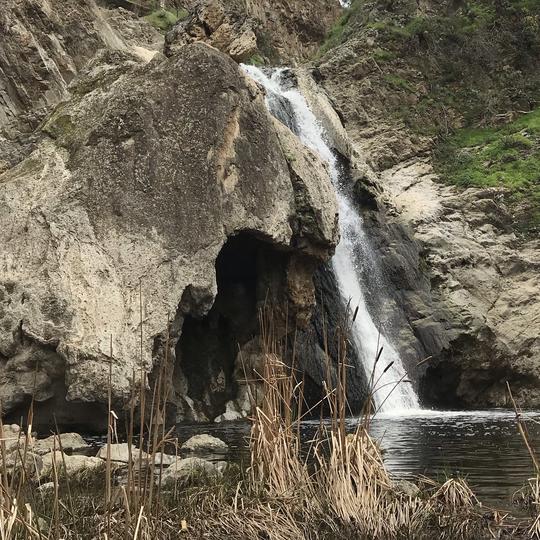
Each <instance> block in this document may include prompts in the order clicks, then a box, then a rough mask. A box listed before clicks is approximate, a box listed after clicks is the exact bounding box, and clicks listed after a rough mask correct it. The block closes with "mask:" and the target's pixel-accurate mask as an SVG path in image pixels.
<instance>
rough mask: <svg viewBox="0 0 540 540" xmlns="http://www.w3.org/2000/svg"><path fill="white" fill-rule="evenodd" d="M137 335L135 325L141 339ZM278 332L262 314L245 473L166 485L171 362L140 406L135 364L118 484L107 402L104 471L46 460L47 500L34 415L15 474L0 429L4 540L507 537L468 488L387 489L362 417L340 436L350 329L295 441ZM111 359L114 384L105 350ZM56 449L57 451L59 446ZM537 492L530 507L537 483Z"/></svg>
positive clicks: (455, 483)
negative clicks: (308, 431)
mask: <svg viewBox="0 0 540 540" xmlns="http://www.w3.org/2000/svg"><path fill="white" fill-rule="evenodd" d="M142 332H143V330H142V328H141V339H142ZM277 334H278V332H277V331H276V329H275V328H274V323H273V319H272V316H271V314H270V313H269V312H262V313H261V339H262V343H263V348H264V353H265V357H266V362H265V363H264V369H263V373H261V374H259V376H260V380H259V381H258V382H257V385H258V391H252V392H251V394H252V395H253V396H257V395H262V396H263V398H262V401H261V402H260V403H253V415H252V419H251V422H252V430H251V442H250V446H251V462H250V466H249V468H248V469H247V471H243V470H241V469H240V468H239V467H237V466H234V465H231V466H229V467H228V468H227V469H226V470H225V472H224V475H223V477H221V478H215V477H212V478H206V477H204V476H199V477H194V478H193V479H192V481H191V483H190V484H189V485H185V484H182V485H179V484H178V485H173V486H170V485H167V486H165V485H163V483H162V474H163V467H162V466H161V465H155V457H156V455H157V454H159V453H160V452H162V451H164V449H165V446H166V445H167V444H170V443H171V441H174V438H173V437H172V433H171V432H167V431H166V429H165V424H164V418H165V406H166V403H167V400H168V390H167V387H168V385H167V384H165V381H166V380H167V377H169V374H168V373H167V370H166V368H165V366H167V364H168V362H167V361H165V362H163V365H162V366H161V368H160V370H159V373H158V375H157V378H156V380H155V381H154V382H153V385H152V386H153V387H152V393H151V396H150V397H149V399H148V400H146V401H145V387H146V384H147V382H148V381H147V379H146V374H145V370H144V368H143V361H142V360H143V359H142V356H141V370H140V378H139V380H138V381H137V380H135V377H134V378H133V386H134V389H135V388H137V389H138V392H139V395H138V399H135V397H136V391H135V390H134V395H133V398H134V399H132V405H131V408H130V410H129V414H128V416H129V422H128V426H127V430H126V432H127V434H128V444H129V448H130V453H131V455H132V456H133V457H136V456H137V452H136V448H135V440H138V446H139V448H144V449H145V450H146V452H147V455H146V456H145V457H144V459H140V460H134V461H133V462H132V463H131V462H130V464H129V465H128V466H127V469H126V471H127V472H126V471H124V473H125V474H124V473H123V478H124V479H123V480H120V476H119V472H120V471H119V470H118V467H117V465H115V464H114V463H113V462H112V461H111V453H110V445H111V444H112V443H113V442H115V441H116V439H117V435H116V432H117V429H116V415H115V414H114V412H113V410H112V399H111V396H110V394H109V413H108V417H109V428H108V432H107V449H108V450H107V459H105V460H104V465H103V468H99V469H96V470H95V471H87V472H85V473H84V474H79V475H76V476H73V475H72V476H68V475H66V473H65V471H66V467H65V463H61V462H56V461H53V466H52V473H51V477H52V478H51V480H52V486H51V488H50V489H49V490H48V491H46V492H45V491H43V490H42V489H40V484H41V482H40V480H39V479H38V475H37V472H36V460H35V458H34V457H33V456H32V454H31V452H30V447H31V446H30V442H31V441H30V440H31V431H32V423H31V419H32V414H31V412H32V411H30V414H29V417H28V418H29V424H28V426H26V430H25V431H21V432H20V433H19V435H18V440H17V448H16V450H15V452H14V453H11V454H10V455H11V456H14V458H13V459H16V460H17V463H18V466H17V467H11V466H10V459H12V458H11V457H9V455H8V446H9V445H10V444H11V443H12V442H13V441H8V440H6V437H5V436H4V428H3V426H2V425H1V422H0V457H1V459H2V467H1V470H0V540H14V539H21V540H23V539H24V540H30V539H47V540H59V539H61V538H65V539H82V538H96V539H97V538H100V539H102V538H103V539H105V538H106V539H137V540H143V539H144V540H146V539H147V540H150V539H152V540H156V539H175V538H193V539H196V538H205V539H216V540H217V539H223V538H227V539H228V540H236V539H238V540H240V539H268V540H299V539H310V540H311V539H329V540H337V539H347V538H350V539H351V540H352V539H355V540H356V539H362V538H370V539H392V538H396V539H397V538H419V539H420V538H425V539H430V538H448V539H451V538H452V539H453V538H459V539H467V538H471V539H475V540H476V539H479V538H483V537H486V538H489V537H497V536H492V535H490V532H489V531H491V530H494V531H495V534H502V533H501V531H504V530H505V529H504V519H503V518H501V517H500V516H498V515H497V516H495V517H494V518H493V519H491V520H489V519H486V518H485V517H483V516H482V513H485V511H484V509H481V508H480V507H479V503H478V501H477V499H476V497H475V496H474V494H473V492H472V491H471V490H470V488H469V487H468V485H467V484H466V482H465V481H464V480H460V479H450V480H447V481H446V482H444V483H443V484H437V483H435V482H432V481H426V482H425V484H424V488H423V489H422V491H421V492H420V493H419V494H418V495H415V496H407V495H404V494H403V493H401V492H399V491H398V490H396V489H394V484H393V481H392V479H391V478H390V476H389V474H388V472H387V470H386V468H385V466H384V461H383V457H382V455H381V451H380V449H379V446H378V445H377V443H376V442H375V441H374V440H373V439H372V438H371V437H370V435H369V433H368V427H369V415H366V417H365V418H366V420H365V421H364V422H361V423H359V424H358V426H357V427H356V429H355V430H354V431H353V432H352V433H347V430H346V422H345V421H346V411H347V402H346V387H347V371H348V369H349V368H348V366H347V365H346V362H345V358H346V343H347V340H346V339H345V335H346V332H343V333H342V335H339V336H336V337H335V338H336V339H339V340H340V343H339V347H338V349H339V350H340V359H339V365H338V370H337V371H338V373H337V377H336V381H335V384H333V385H330V384H329V383H328V388H327V395H326V397H325V401H326V402H327V403H326V405H327V409H328V410H329V411H330V418H329V419H328V420H327V421H321V423H320V426H319V430H318V433H317V435H316V436H315V437H314V439H313V440H312V441H310V442H309V443H308V444H307V447H306V443H305V441H302V440H301V421H302V418H303V416H304V413H303V410H302V407H303V384H302V381H301V380H298V379H297V377H296V372H295V370H294V365H295V362H294V354H292V356H293V359H292V362H285V361H284V358H290V356H291V355H290V351H288V352H287V351H284V345H283V342H282V340H280V339H279V338H278V337H277ZM111 349H112V347H111ZM165 350H166V351H167V350H168V346H166V347H165ZM110 358H111V361H110V362H111V367H110V371H109V379H110V378H111V373H112V362H113V351H112V350H111V352H110ZM165 360H166V359H165ZM291 366H292V367H291ZM328 372H329V373H330V369H328ZM134 375H135V374H134ZM328 380H329V381H330V377H329V378H328ZM261 389H262V394H261V392H260V390H261ZM136 401H137V402H138V404H139V406H138V407H139V409H138V411H136V407H135V402H136ZM368 408H369V405H368ZM368 412H369V409H368ZM135 419H137V421H136V420H135ZM135 433H141V434H142V435H140V436H136V435H135ZM6 434H7V431H6ZM57 448H58V449H59V450H61V449H62V448H61V442H60V439H58V446H57ZM21 464H23V466H21ZM534 485H535V486H536V491H535V493H536V495H535V497H534V504H537V502H538V500H539V497H538V494H539V488H538V485H539V484H538V481H537V482H536V484H534ZM538 515H539V514H538V513H536V514H535V518H534V520H533V521H532V522H529V523H527V525H526V528H527V530H526V531H525V532H526V534H530V535H531V536H533V537H534V535H536V537H538V534H539V531H540V518H538V517H537V516H538ZM513 530H514V531H515V530H517V529H516V528H514V529H513ZM520 530H522V531H524V530H525V529H524V528H523V527H522V528H521V529H520ZM500 537H501V536H500Z"/></svg>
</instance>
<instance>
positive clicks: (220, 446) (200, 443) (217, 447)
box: [182, 434, 229, 452]
mask: <svg viewBox="0 0 540 540" xmlns="http://www.w3.org/2000/svg"><path fill="white" fill-rule="evenodd" d="M228 449H229V447H228V446H227V443H225V442H224V441H222V440H221V439H218V438H217V437H213V436H212V435H206V434H201V435H194V436H193V437H191V438H189V439H188V440H187V441H186V442H185V443H184V444H183V445H182V450H186V451H188V452H226V451H227V450H228Z"/></svg>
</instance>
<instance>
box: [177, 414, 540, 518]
mask: <svg viewBox="0 0 540 540" xmlns="http://www.w3.org/2000/svg"><path fill="white" fill-rule="evenodd" d="M526 417H527V418H528V419H529V421H528V422H527V425H528V428H529V433H530V437H531V443H532V446H533V447H534V448H537V449H538V450H539V451H540V424H539V423H537V422H540V412H529V413H527V414H526ZM357 422H358V420H355V419H350V420H349V421H348V427H349V428H350V429H351V430H353V429H354V427H355V426H356V424H357ZM317 426H318V422H305V423H303V425H302V436H303V438H304V440H309V437H311V436H313V434H314V432H315V430H316V429H317ZM370 431H371V434H372V435H373V436H374V437H375V438H376V439H378V440H379V441H380V443H381V446H382V448H383V450H384V461H385V463H386V465H387V467H388V469H389V471H390V472H391V473H392V475H394V476H395V477H399V478H406V479H414V478H415V477H418V476H419V475H425V476H428V477H431V478H438V479H444V478H445V477H446V476H454V475H458V474H459V475H460V476H463V477H465V478H466V479H467V480H468V482H469V483H470V485H471V487H473V489H474V491H475V493H476V494H477V495H478V497H479V498H480V500H482V501H483V502H484V503H485V504H489V505H493V506H498V507H502V508H509V507H510V502H511V496H512V493H514V492H515V491H516V490H517V489H519V488H520V487H521V486H522V485H523V484H524V483H525V482H526V481H527V479H528V478H530V477H531V476H532V473H533V468H532V463H531V460H530V457H529V455H528V453H527V449H526V448H525V446H524V444H523V441H522V440H521V437H520V435H519V433H518V430H517V426H516V421H515V417H514V414H513V413H512V412H509V411H503V410H491V411H466V412H463V411H461V412H441V411H416V412H415V411H413V412H410V413H408V414H406V415H403V413H400V415H399V416H393V415H379V416H377V417H375V418H374V419H373V420H372V423H371V428H370ZM197 433H209V434H211V435H215V436H216V437H220V438H221V439H223V440H225V441H226V442H227V443H228V444H229V445H230V446H231V454H232V457H233V458H234V459H236V460H238V461H244V462H245V460H246V459H248V458H249V453H248V450H247V442H248V438H249V424H248V423H245V422H242V423H229V424H206V425H201V424H198V425H192V426H186V425H179V426H178V435H179V437H180V439H181V440H185V439H186V438H188V437H190V436H191V435H195V434H197Z"/></svg>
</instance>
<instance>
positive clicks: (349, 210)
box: [242, 65, 419, 412]
mask: <svg viewBox="0 0 540 540" xmlns="http://www.w3.org/2000/svg"><path fill="white" fill-rule="evenodd" d="M242 67H243V69H244V70H245V71H246V73H247V74H248V75H249V76H250V77H251V78H253V79H254V80H256V81H257V82H258V83H259V84H261V85H262V86H263V87H264V88H265V90H266V104H267V107H268V109H269V111H270V112H271V113H272V114H273V115H274V116H275V117H276V118H278V119H279V120H280V121H282V122H283V123H284V124H286V125H287V126H288V127H289V128H290V129H291V130H292V131H293V132H294V133H296V135H297V136H298V137H299V138H300V140H301V141H302V142H303V144H305V145H306V146H307V147H309V148H311V149H312V150H314V151H315V152H317V154H318V155H319V156H320V157H321V159H323V160H324V161H326V162H327V163H328V165H329V168H330V175H331V178H332V182H333V184H334V187H335V189H336V194H337V199H338V204H339V212H340V232H341V241H340V242H339V245H338V246H337V249H336V253H335V255H334V257H333V258H332V266H333V270H334V273H335V276H336V280H337V282H338V285H339V289H340V293H341V296H342V300H343V302H344V303H345V304H347V305H348V304H349V303H350V305H351V306H358V312H357V316H356V318H355V321H354V323H353V326H352V337H353V341H354V345H355V347H356V349H357V350H358V353H359V357H360V358H361V359H362V365H363V367H364V370H365V372H366V376H367V377H368V379H369V380H372V382H373V384H374V386H375V393H374V396H373V398H374V401H375V405H376V408H377V409H378V410H379V411H381V412H395V411H398V410H401V409H416V408H418V407H419V404H418V398H417V396H416V394H415V392H414V389H413V388H412V386H411V384H410V383H409V382H406V380H405V379H406V376H407V374H406V371H405V369H404V367H403V364H402V362H401V359H400V356H399V354H398V353H397V351H396V350H395V348H394V347H393V346H392V345H391V344H390V343H389V341H388V339H387V338H386V337H385V336H384V335H383V334H382V333H381V332H379V329H378V328H377V326H376V325H375V323H374V321H373V319H372V317H371V315H370V313H369V311H368V306H367V303H366V298H365V294H364V291H363V290H362V280H361V278H360V269H361V261H360V260H359V256H358V249H356V248H357V246H358V244H361V245H362V250H361V251H362V252H363V253H364V254H366V253H368V254H370V255H371V253H370V252H371V247H370V245H369V241H368V239H367V237H366V234H365V231H364V226H363V223H362V218H361V216H360V215H359V213H358V212H357V211H356V209H355V208H354V206H353V204H352V202H351V201H350V200H349V197H348V196H347V194H346V193H345V190H344V189H343V187H342V185H341V178H340V172H339V168H338V163H337V159H336V156H335V155H334V153H333V152H332V150H331V148H330V147H329V145H328V144H327V143H326V141H325V134H324V129H323V128H322V126H321V124H320V123H319V122H318V121H317V118H316V117H315V115H314V114H313V112H312V111H311V109H310V108H309V106H308V103H307V101H306V99H305V98H304V96H303V95H302V94H301V93H300V92H299V91H298V90H297V89H296V88H285V87H284V84H283V74H284V72H285V69H274V70H272V71H271V74H270V76H267V75H266V74H265V73H264V72H263V71H262V70H260V69H259V68H256V67H254V66H246V65H244V66H242ZM381 348H382V349H383V353H382V356H381V358H380V359H379V361H378V362H377V361H376V358H377V352H378V350H380V349H381Z"/></svg>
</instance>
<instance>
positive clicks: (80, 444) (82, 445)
mask: <svg viewBox="0 0 540 540" xmlns="http://www.w3.org/2000/svg"><path fill="white" fill-rule="evenodd" d="M88 448H90V445H89V444H88V443H87V442H86V441H85V440H84V439H83V438H82V437H81V436H80V435H79V434H78V433H61V434H60V435H51V436H50V437H47V438H46V439H39V440H37V441H34V443H33V444H32V452H34V453H35V454H39V455H45V454H48V453H49V452H52V451H53V450H55V449H56V450H60V449H62V450H63V451H64V452H66V451H67V452H80V451H83V450H87V449H88Z"/></svg>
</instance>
